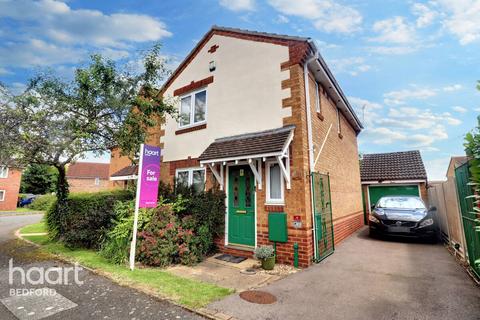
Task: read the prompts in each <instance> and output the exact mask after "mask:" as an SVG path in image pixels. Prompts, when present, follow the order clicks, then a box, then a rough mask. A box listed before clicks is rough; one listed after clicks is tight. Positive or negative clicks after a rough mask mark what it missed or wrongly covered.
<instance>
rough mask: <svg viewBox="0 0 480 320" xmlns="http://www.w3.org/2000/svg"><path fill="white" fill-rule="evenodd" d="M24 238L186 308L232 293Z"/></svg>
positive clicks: (44, 239)
mask: <svg viewBox="0 0 480 320" xmlns="http://www.w3.org/2000/svg"><path fill="white" fill-rule="evenodd" d="M28 227H29V226H27V227H24V228H22V229H21V230H20V234H22V233H33V232H31V231H30V229H28ZM32 228H33V229H34V230H35V228H39V227H38V226H36V227H33V226H32ZM25 230H27V231H29V232H26V231H25ZM24 238H25V239H27V240H29V241H32V242H34V243H36V244H39V245H41V249H42V250H44V251H46V252H48V253H51V254H55V255H58V256H59V257H61V258H64V259H65V260H68V261H71V262H78V263H79V264H81V265H83V266H85V267H88V268H91V269H93V270H95V271H96V272H98V273H100V274H102V275H105V276H107V277H109V278H111V279H112V280H114V281H115V282H117V283H119V284H121V285H127V286H132V287H134V288H137V289H141V290H143V291H146V292H149V293H152V294H154V295H158V296H160V297H163V298H166V299H169V300H172V301H174V302H176V303H178V304H181V305H183V306H186V307H190V308H194V309H196V308H201V307H204V306H206V305H207V304H209V303H210V302H213V301H215V300H218V299H221V298H223V297H225V296H227V295H229V294H231V293H233V290H231V289H227V288H222V287H219V286H216V285H213V284H209V283H205V282H201V281H198V280H192V279H187V278H182V277H179V276H176V275H173V274H171V273H169V272H167V271H165V270H162V269H158V268H136V269H135V270H134V271H130V269H129V268H127V267H126V266H123V265H115V264H112V263H110V262H109V261H108V260H106V259H105V258H103V257H102V256H100V255H99V254H98V253H97V252H95V251H92V250H86V249H69V248H67V247H65V246H64V245H63V244H61V243H58V242H52V241H50V240H49V239H48V236H46V235H41V236H24Z"/></svg>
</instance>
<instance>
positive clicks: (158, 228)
mask: <svg viewBox="0 0 480 320" xmlns="http://www.w3.org/2000/svg"><path fill="white" fill-rule="evenodd" d="M185 219H186V220H188V219H191V218H187V217H186V218H185ZM184 224H185V225H187V224H188V223H187V222H185V221H182V220H181V219H179V217H178V216H177V215H176V214H175V213H174V211H173V208H172V205H168V204H163V205H160V206H159V207H157V208H156V209H155V213H154V214H153V216H152V219H151V221H150V223H148V224H147V225H146V226H145V230H143V231H141V232H139V234H138V246H137V259H138V261H140V262H142V263H143V264H146V265H150V266H158V267H166V266H168V265H170V264H173V263H181V264H186V265H191V264H194V263H196V262H198V261H200V259H201V257H202V256H201V252H199V250H198V237H196V236H195V234H194V232H193V230H192V229H187V228H184V226H183V225H184Z"/></svg>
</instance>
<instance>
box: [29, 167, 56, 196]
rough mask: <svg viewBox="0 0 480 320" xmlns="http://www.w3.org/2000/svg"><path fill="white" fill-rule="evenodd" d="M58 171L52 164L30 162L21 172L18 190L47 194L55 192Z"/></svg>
mask: <svg viewBox="0 0 480 320" xmlns="http://www.w3.org/2000/svg"><path fill="white" fill-rule="evenodd" d="M57 176H58V172H57V170H56V169H55V168H54V167H52V166H47V165H44V164H31V165H29V166H28V167H27V168H26V169H25V171H23V174H22V182H21V184H20V192H22V193H33V194H47V193H51V192H55V190H56V185H57V179H58V177H57Z"/></svg>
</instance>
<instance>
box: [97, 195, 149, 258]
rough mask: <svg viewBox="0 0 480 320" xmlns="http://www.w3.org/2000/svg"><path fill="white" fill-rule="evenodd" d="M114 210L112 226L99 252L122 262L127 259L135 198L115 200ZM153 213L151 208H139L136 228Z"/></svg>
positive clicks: (142, 225)
mask: <svg viewBox="0 0 480 320" xmlns="http://www.w3.org/2000/svg"><path fill="white" fill-rule="evenodd" d="M114 212H115V219H114V221H113V228H112V229H111V230H110V231H108V233H107V236H106V239H105V241H104V242H103V244H102V248H101V250H100V254H101V255H102V256H103V257H105V258H106V259H108V260H109V261H111V262H113V263H116V264H123V263H126V262H127V261H128V255H129V249H130V242H131V241H132V233H133V218H134V212H135V200H130V201H124V202H120V201H119V202H117V203H116V204H115V207H114ZM153 213H154V210H153V209H140V210H139V212H138V230H143V229H144V228H145V226H146V225H147V224H148V223H149V222H150V220H151V218H152V215H153Z"/></svg>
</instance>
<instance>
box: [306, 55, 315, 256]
mask: <svg viewBox="0 0 480 320" xmlns="http://www.w3.org/2000/svg"><path fill="white" fill-rule="evenodd" d="M315 59H317V53H314V54H313V56H311V57H310V58H308V59H307V61H305V63H304V65H303V75H304V83H305V107H306V109H307V110H306V112H307V138H308V163H309V168H310V174H309V180H310V181H309V182H310V203H311V209H312V232H313V251H314V253H313V254H314V256H313V258H314V259H316V257H317V250H318V248H317V230H316V228H315V212H314V211H315V210H314V203H313V183H312V172H313V171H314V163H313V161H314V160H313V138H312V113H311V106H310V93H309V86H308V64H309V63H310V62H311V61H314V60H315Z"/></svg>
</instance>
